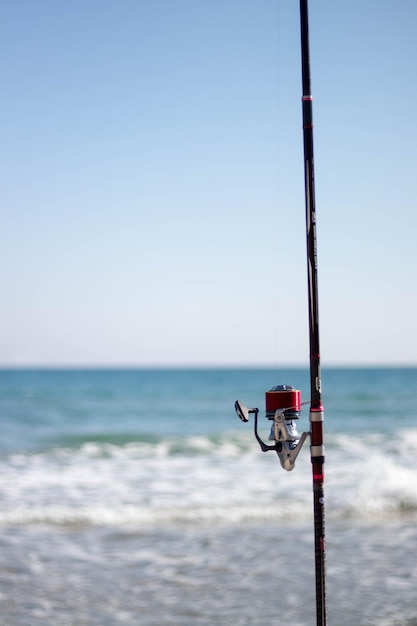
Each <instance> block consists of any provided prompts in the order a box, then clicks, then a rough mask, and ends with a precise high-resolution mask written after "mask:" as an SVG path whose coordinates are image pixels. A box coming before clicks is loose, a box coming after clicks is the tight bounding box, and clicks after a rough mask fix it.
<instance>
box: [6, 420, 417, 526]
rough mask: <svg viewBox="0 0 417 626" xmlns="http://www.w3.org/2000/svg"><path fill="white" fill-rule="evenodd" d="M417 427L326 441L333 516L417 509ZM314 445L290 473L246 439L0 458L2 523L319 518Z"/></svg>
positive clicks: (104, 446) (90, 446) (96, 446)
mask: <svg viewBox="0 0 417 626" xmlns="http://www.w3.org/2000/svg"><path fill="white" fill-rule="evenodd" d="M416 445H417V431H412V432H411V433H410V432H400V433H398V435H397V437H396V439H395V441H391V440H387V439H384V438H383V437H382V436H373V435H367V436H365V435H364V436H361V437H358V436H356V437H347V436H345V435H343V436H341V435H337V436H336V435H332V436H329V437H328V446H327V450H326V457H327V463H326V479H325V480H326V484H325V488H326V500H327V506H326V512H327V515H328V516H330V517H336V518H337V517H345V516H359V517H362V516H373V515H382V514H393V513H399V512H402V511H407V510H414V509H417V483H416V481H415V456H414V454H415V446H416ZM310 473H311V470H310V462H309V454H308V446H306V449H305V450H303V451H302V452H301V453H300V456H299V458H298V460H297V464H296V467H295V469H294V470H293V471H292V472H290V473H286V472H284V471H283V470H282V469H281V467H280V465H279V463H278V459H277V457H276V455H275V454H274V453H268V454H263V453H262V452H261V451H260V450H259V448H258V447H257V445H256V442H253V440H252V439H250V438H249V436H248V435H246V434H245V435H244V436H243V435H242V436H241V435H239V436H236V435H235V434H233V435H231V434H230V435H227V436H224V437H218V438H210V437H203V436H195V437H190V438H188V439H186V440H185V441H184V440H176V439H173V438H172V439H169V438H167V439H164V440H160V441H157V442H154V443H152V442H143V441H138V442H130V443H127V444H125V445H120V446H117V445H113V444H108V443H96V442H84V443H83V444H82V445H81V446H80V447H78V448H75V449H71V448H57V449H53V450H49V451H44V452H42V453H36V454H23V453H21V454H14V455H11V456H9V457H7V458H4V459H3V460H2V461H1V463H0V478H1V484H2V487H1V493H0V497H1V503H2V506H1V511H0V522H2V523H31V522H47V523H54V524H74V523H75V524H76V523H79V524H104V525H108V524H136V525H149V524H155V523H170V522H174V521H184V522H188V521H199V522H200V521H205V522H216V521H220V522H237V521H240V520H244V519H254V520H257V519H258V520H261V519H270V518H275V519H295V518H297V519H300V518H307V517H309V516H310V515H311V478H310Z"/></svg>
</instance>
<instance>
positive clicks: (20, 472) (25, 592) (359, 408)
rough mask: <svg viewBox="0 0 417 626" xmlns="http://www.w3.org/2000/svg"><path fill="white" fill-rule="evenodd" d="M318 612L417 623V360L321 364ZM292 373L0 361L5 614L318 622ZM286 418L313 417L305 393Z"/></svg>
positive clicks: (28, 621)
mask: <svg viewBox="0 0 417 626" xmlns="http://www.w3.org/2000/svg"><path fill="white" fill-rule="evenodd" d="M322 382H323V403H324V408H325V422H324V432H325V446H326V466H325V472H326V474H325V494H326V540H327V579H328V589H327V597H328V616H329V624H333V625H334V626H412V625H414V626H415V625H416V624H417V523H416V522H417V475H416V470H417V419H416V417H417V415H416V414H417V369H415V368H395V369H388V368H379V369H371V368H363V369H337V368H334V369H323V372H322ZM277 384H289V385H293V386H294V387H296V388H298V389H301V392H302V401H307V400H308V398H309V376H308V371H307V370H304V369H285V368H281V369H272V368H271V369H114V370H113V369H100V370H94V369H86V370H81V369H72V370H70V369H69V370H61V369H50V370H48V369H33V370H22V369H15V370H5V369H3V370H0V423H1V439H0V543H1V549H0V625H1V626H45V625H46V624H48V625H49V624H50V625H53V626H64V625H65V626H67V625H68V626H118V625H119V624H120V625H124V624H127V625H132V626H137V625H140V626H150V625H158V626H165V625H167V626H168V625H177V626H203V625H207V626H266V625H268V626H270V625H271V626H272V625H273V626H279V625H281V624H291V626H313V625H314V624H315V623H316V621H315V582H314V546H313V542H314V540H313V515H312V488H311V465H310V457H309V450H308V444H306V445H305V447H304V448H303V450H302V451H301V452H300V455H299V457H298V459H297V462H296V466H295V469H294V470H293V471H292V472H285V471H284V470H283V469H282V468H281V466H280V464H279V461H278V457H277V455H276V454H275V453H274V452H268V453H263V452H261V450H260V448H259V445H258V443H257V442H256V440H255V438H254V436H253V423H249V424H244V423H242V422H241V421H240V420H239V419H238V418H237V416H236V414H235V412H234V402H235V400H236V399H240V400H242V401H243V402H244V403H245V404H246V405H248V406H250V407H252V406H256V407H259V409H260V419H259V421H260V426H261V430H262V435H263V437H264V439H267V436H268V432H269V426H270V422H268V421H267V420H266V419H265V418H264V417H263V415H264V413H263V410H264V393H265V391H267V390H269V389H270V388H271V387H273V386H274V385H277ZM297 426H298V430H299V431H300V432H302V431H303V430H308V428H309V422H308V406H307V407H304V409H303V411H302V414H301V418H300V420H299V422H298V424H297Z"/></svg>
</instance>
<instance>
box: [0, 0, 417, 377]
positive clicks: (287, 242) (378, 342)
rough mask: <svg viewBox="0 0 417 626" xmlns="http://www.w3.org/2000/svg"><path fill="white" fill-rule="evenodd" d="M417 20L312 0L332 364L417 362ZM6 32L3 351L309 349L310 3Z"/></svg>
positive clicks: (14, 17) (121, 7)
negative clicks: (304, 85) (304, 37)
mask: <svg viewBox="0 0 417 626" xmlns="http://www.w3.org/2000/svg"><path fill="white" fill-rule="evenodd" d="M416 23H417V3H416V2H415V0H400V1H399V2H398V1H394V0H391V1H388V0H381V1H380V2H378V3H375V2H374V1H371V0H352V1H351V2H348V3H342V2H331V1H330V0H311V2H310V39H311V42H310V43H311V61H312V90H313V96H314V122H315V129H314V133H315V135H314V139H315V166H316V200H317V202H316V204H317V219H318V258H319V290H320V293H319V296H320V330H321V353H322V362H323V365H332V364H374V363H376V364H391V363H392V364H416V363H417V333H416V318H417V315H416V314H417V298H416V286H415V285H416V273H417V246H416V241H415V240H416V232H417V217H416V215H417V210H416V209H417V201H416V194H415V181H416V179H417V171H416V170H417V158H416V147H415V146H416V145H417V131H416V123H415V116H416V114H415V111H416V101H417V81H416V60H417V39H416V37H415V24H416ZM0 30H1V32H0V47H1V59H2V62H1V63H2V64H1V91H2V116H1V121H0V127H1V146H2V147H1V161H2V162H1V171H2V177H1V211H2V228H1V235H0V237H1V241H0V246H1V250H2V263H1V268H0V280H1V285H2V293H3V298H2V306H1V311H0V324H1V333H0V337H1V338H0V364H1V365H231V364H236V365H252V364H253V365H263V364H265V365H274V366H275V365H277V366H281V365H286V364H301V365H305V364H307V363H308V336H307V298H306V290H307V283H306V260H305V256H306V253H305V222H304V219H305V218H304V197H303V155H302V130H301V77H300V75H301V69H300V51H299V48H300V44H299V6H298V1H297V0H274V1H273V0H257V1H256V2H255V1H254V0H222V1H220V0H210V1H209V0H152V1H151V0H121V1H117V2H116V1H115V0H83V1H82V2H81V1H80V0H71V2H56V1H55V0H39V1H38V2H33V1H32V0H26V1H25V0H13V2H11V1H6V2H3V3H2V7H1V8H0Z"/></svg>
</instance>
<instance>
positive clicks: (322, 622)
mask: <svg viewBox="0 0 417 626" xmlns="http://www.w3.org/2000/svg"><path fill="white" fill-rule="evenodd" d="M300 31H301V70H302V116H303V144H304V187H305V215H306V235H307V278H308V321H309V346H310V401H309V402H301V393H300V391H299V390H297V389H294V387H292V386H291V385H277V386H275V387H273V388H272V389H271V390H270V391H267V392H266V394H265V405H266V417H267V419H268V420H270V421H272V426H271V433H270V435H269V438H268V441H274V443H273V444H267V443H265V442H264V441H263V440H262V439H261V437H260V436H259V434H258V413H259V409H257V408H252V409H249V408H247V407H246V406H245V405H244V404H242V403H241V402H240V401H239V400H237V401H236V402H235V410H236V413H237V415H238V416H239V417H240V419H241V420H242V421H244V422H247V421H249V416H250V414H253V415H254V433H255V437H256V439H257V441H258V443H259V445H260V447H261V450H262V451H263V452H267V451H269V450H274V451H275V452H276V453H277V455H278V457H279V460H280V463H281V466H282V467H283V468H284V469H285V470H287V471H291V470H292V469H293V468H294V465H295V460H296V458H297V456H298V454H299V452H300V450H301V447H302V446H303V444H304V442H305V440H306V439H307V438H308V437H310V458H311V466H312V473H313V503H314V549H315V574H316V616H317V626H326V624H327V606H326V546H325V523H324V520H325V515H324V513H325V511H324V432H323V430H324V429H323V422H324V410H323V405H322V398H321V393H322V390H321V370H320V345H319V344H320V342H319V315H318V311H319V308H318V281H317V273H318V272H317V233H316V201H315V186H314V149H313V97H312V95H311V76H310V43H309V27H308V0H300ZM303 404H309V405H310V431H309V432H303V433H302V434H301V435H299V434H298V432H297V427H296V424H295V420H298V418H299V417H300V412H301V406H302V405H303Z"/></svg>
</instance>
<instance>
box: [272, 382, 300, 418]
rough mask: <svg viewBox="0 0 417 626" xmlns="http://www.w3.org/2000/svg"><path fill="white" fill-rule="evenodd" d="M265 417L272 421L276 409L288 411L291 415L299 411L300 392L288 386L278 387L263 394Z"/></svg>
mask: <svg viewBox="0 0 417 626" xmlns="http://www.w3.org/2000/svg"><path fill="white" fill-rule="evenodd" d="M265 407H266V415H267V417H269V419H273V417H274V413H275V411H276V410H277V409H288V411H289V412H291V413H292V414H293V415H292V417H298V415H294V413H299V412H300V410H301V391H300V390H299V389H294V387H290V386H289V385H278V386H277V387H273V388H272V389H271V390H270V391H267V392H266V393H265Z"/></svg>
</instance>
